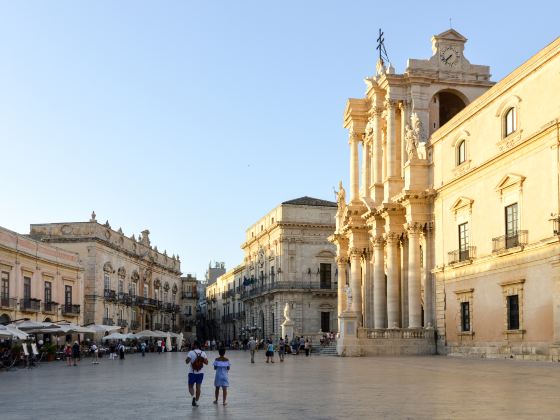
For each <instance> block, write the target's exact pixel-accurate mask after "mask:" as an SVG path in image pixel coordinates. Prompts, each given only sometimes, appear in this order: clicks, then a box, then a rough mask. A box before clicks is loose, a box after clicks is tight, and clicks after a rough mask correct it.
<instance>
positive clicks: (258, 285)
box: [234, 197, 338, 338]
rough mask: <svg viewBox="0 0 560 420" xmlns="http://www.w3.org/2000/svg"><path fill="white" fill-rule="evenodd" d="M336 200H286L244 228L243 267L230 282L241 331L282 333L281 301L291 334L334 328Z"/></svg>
mask: <svg viewBox="0 0 560 420" xmlns="http://www.w3.org/2000/svg"><path fill="white" fill-rule="evenodd" d="M335 213H336V203H334V202H331V201H326V200H319V199H316V198H311V197H301V198H298V199H295V200H290V201H285V202H283V203H282V204H280V205H279V206H277V207H275V208H274V209H273V210H271V211H270V212H269V213H268V214H266V215H265V216H264V217H262V218H261V219H260V220H259V221H257V222H256V223H255V224H253V225H252V226H250V227H249V228H248V229H247V230H246V238H245V241H244V242H243V244H242V245H241V248H242V249H243V252H244V254H245V258H244V261H243V265H242V271H241V272H240V273H239V276H238V277H237V278H236V282H235V283H234V287H235V290H236V291H239V292H238V293H239V295H240V301H241V302H242V303H243V305H242V311H243V313H244V320H243V326H242V328H241V334H242V335H244V336H248V335H254V336H256V337H260V338H263V337H274V338H278V337H279V336H280V335H281V324H282V322H283V321H284V318H283V311H284V307H285V305H286V303H288V304H289V305H290V307H291V314H292V315H291V316H292V320H293V321H294V322H295V334H296V335H306V336H312V335H317V334H319V333H320V332H328V331H333V332H336V331H338V325H337V311H336V304H337V303H336V302H337V272H336V263H335V255H336V247H335V246H334V245H333V244H331V243H330V242H329V241H328V237H329V236H330V235H332V234H333V232H334V229H335Z"/></svg>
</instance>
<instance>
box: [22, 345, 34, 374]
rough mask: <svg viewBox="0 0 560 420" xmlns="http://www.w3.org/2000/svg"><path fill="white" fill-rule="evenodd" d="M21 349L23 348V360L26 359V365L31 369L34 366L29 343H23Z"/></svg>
mask: <svg viewBox="0 0 560 420" xmlns="http://www.w3.org/2000/svg"><path fill="white" fill-rule="evenodd" d="M21 349H22V350H23V360H24V361H25V366H27V367H28V368H29V369H31V368H32V366H31V362H32V360H31V357H30V355H29V349H28V348H27V343H21Z"/></svg>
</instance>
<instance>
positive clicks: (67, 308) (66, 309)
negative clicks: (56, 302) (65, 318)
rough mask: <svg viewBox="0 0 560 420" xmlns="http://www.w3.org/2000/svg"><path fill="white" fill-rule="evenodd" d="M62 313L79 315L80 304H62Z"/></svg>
mask: <svg viewBox="0 0 560 420" xmlns="http://www.w3.org/2000/svg"><path fill="white" fill-rule="evenodd" d="M62 313H63V314H65V315H79V314H80V305H62Z"/></svg>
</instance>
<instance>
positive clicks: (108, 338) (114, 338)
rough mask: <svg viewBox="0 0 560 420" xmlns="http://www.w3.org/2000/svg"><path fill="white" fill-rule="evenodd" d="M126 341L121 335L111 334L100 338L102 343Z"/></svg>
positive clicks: (124, 336)
mask: <svg viewBox="0 0 560 420" xmlns="http://www.w3.org/2000/svg"><path fill="white" fill-rule="evenodd" d="M124 339H126V335H124V334H121V333H117V332H115V333H113V334H109V335H107V336H105V337H103V338H102V340H103V341H107V340H124Z"/></svg>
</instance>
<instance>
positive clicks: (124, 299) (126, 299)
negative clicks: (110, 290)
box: [117, 293, 131, 306]
mask: <svg viewBox="0 0 560 420" xmlns="http://www.w3.org/2000/svg"><path fill="white" fill-rule="evenodd" d="M117 301H118V302H119V303H124V304H125V305H127V306H130V304H131V299H130V295H129V294H128V293H119V294H118V296H117Z"/></svg>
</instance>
